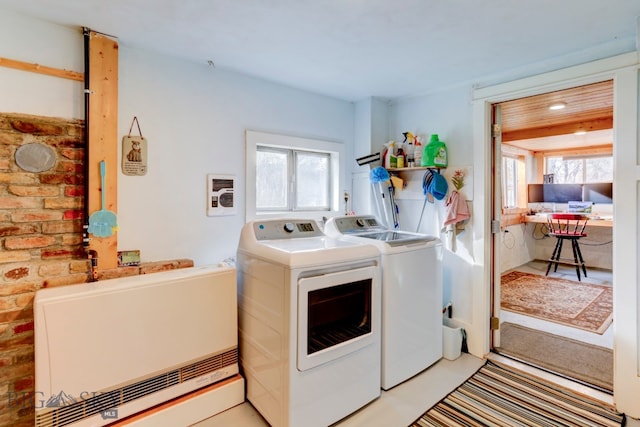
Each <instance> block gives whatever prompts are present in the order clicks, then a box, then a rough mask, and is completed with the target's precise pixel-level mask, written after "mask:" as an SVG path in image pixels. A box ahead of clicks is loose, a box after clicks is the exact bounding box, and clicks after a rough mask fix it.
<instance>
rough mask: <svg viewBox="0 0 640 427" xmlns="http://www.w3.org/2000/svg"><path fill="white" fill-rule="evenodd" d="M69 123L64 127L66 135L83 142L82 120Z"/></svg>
mask: <svg viewBox="0 0 640 427" xmlns="http://www.w3.org/2000/svg"><path fill="white" fill-rule="evenodd" d="M71 123H72V124H68V125H67V126H66V129H67V135H69V136H75V137H78V139H79V140H82V141H84V140H83V136H84V120H77V121H76V122H71Z"/></svg>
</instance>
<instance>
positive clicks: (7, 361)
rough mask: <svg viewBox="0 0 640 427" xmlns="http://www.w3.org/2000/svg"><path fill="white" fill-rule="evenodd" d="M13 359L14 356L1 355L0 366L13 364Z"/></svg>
mask: <svg viewBox="0 0 640 427" xmlns="http://www.w3.org/2000/svg"><path fill="white" fill-rule="evenodd" d="M12 361H13V358H12V357H8V356H4V357H0V368H4V367H5V366H9V365H11V363H12Z"/></svg>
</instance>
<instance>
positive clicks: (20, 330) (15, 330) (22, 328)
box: [13, 320, 33, 335]
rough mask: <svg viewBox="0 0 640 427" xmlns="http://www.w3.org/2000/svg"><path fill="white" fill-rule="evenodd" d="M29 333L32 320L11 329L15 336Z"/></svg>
mask: <svg viewBox="0 0 640 427" xmlns="http://www.w3.org/2000/svg"><path fill="white" fill-rule="evenodd" d="M29 331H33V320H32V321H31V322H27V323H21V324H19V325H16V326H14V327H13V333H14V334H16V335H18V334H21V333H23V332H29Z"/></svg>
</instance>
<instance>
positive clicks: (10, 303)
mask: <svg viewBox="0 0 640 427" xmlns="http://www.w3.org/2000/svg"><path fill="white" fill-rule="evenodd" d="M12 308H16V304H15V302H14V300H13V298H12V297H2V298H0V311H1V310H9V309H12Z"/></svg>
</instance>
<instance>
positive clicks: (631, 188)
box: [468, 51, 640, 417]
mask: <svg viewBox="0 0 640 427" xmlns="http://www.w3.org/2000/svg"><path fill="white" fill-rule="evenodd" d="M639 64H640V52H637V51H636V52H630V53H627V54H624V55H618V56H615V57H612V58H607V59H603V60H598V61H593V62H590V63H587V64H582V65H577V66H573V67H569V68H565V69H562V70H557V71H553V72H549V73H545V74H541V75H537V76H533V77H528V78H525V79H520V80H516V81H513V82H509V83H504V84H499V85H495V86H490V87H485V88H477V89H475V90H474V91H473V99H472V101H473V150H474V182H475V183H476V185H475V186H474V212H475V218H474V225H473V227H474V228H473V232H474V241H475V242H477V248H476V249H477V251H475V253H476V254H477V255H478V256H477V258H476V260H477V266H478V272H477V273H478V274H475V275H474V283H473V285H474V286H473V300H474V301H476V302H477V303H476V304H475V305H474V308H473V313H472V319H473V323H472V329H471V331H470V333H469V334H468V335H469V350H470V351H471V353H473V354H476V355H486V354H487V353H489V351H490V347H491V336H492V333H491V331H490V317H491V308H492V296H493V295H492V286H493V280H494V278H493V277H492V270H493V269H492V268H491V267H492V263H493V262H494V260H493V255H492V244H491V241H492V240H493V239H492V233H491V218H492V209H493V198H492V197H491V195H492V192H493V189H492V188H491V185H492V179H491V177H490V176H486V175H487V172H488V173H490V172H491V160H492V155H491V149H492V148H491V147H492V138H491V108H492V104H495V103H500V102H504V101H508V100H511V99H516V98H522V97H525V96H532V95H538V94H541V93H546V92H552V91H557V90H562V89H568V88H571V87H575V86H581V85H586V84H591V83H597V82H600V81H605V80H613V81H614V135H615V136H614V138H615V141H614V168H615V169H614V170H615V174H616V175H615V181H616V185H614V201H613V211H614V213H613V215H614V228H613V240H614V242H613V271H614V276H613V286H614V293H613V294H614V313H613V315H614V327H615V329H614V402H615V403H616V405H617V408H618V410H619V411H621V412H625V413H627V414H628V415H630V416H632V417H640V408H638V407H637V402H634V399H633V398H632V397H631V396H637V395H638V394H639V393H640V352H639V348H638V342H639V341H640V318H639V317H638V314H637V312H638V308H640V302H639V301H638V299H639V292H638V288H639V284H640V280H639V276H640V272H638V269H637V268H636V263H637V261H636V260H637V256H638V245H637V238H636V239H625V236H629V235H633V236H638V231H639V230H640V224H639V221H638V219H637V218H638V213H639V209H638V199H639V198H640V196H639V195H638V193H640V166H639V165H640V159H639V158H638V157H640V153H639V152H638V151H640V150H639V149H638V146H639V145H640V141H639V138H640V135H639V130H638V114H639V111H638V98H639V96H638V85H639V84H638V80H639V78H638V68H639ZM620 141H624V142H623V143H620ZM621 200H626V203H624V204H623V203H620V201H621ZM631 201H632V202H633V203H629V202H631ZM615 224H618V226H616V225H615ZM623 229H624V232H623V231H622V230H623ZM619 277H624V278H625V280H619V279H618V278H619ZM472 337H473V338H472ZM630 372H631V373H633V372H635V373H636V375H630V374H629V373H630Z"/></svg>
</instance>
